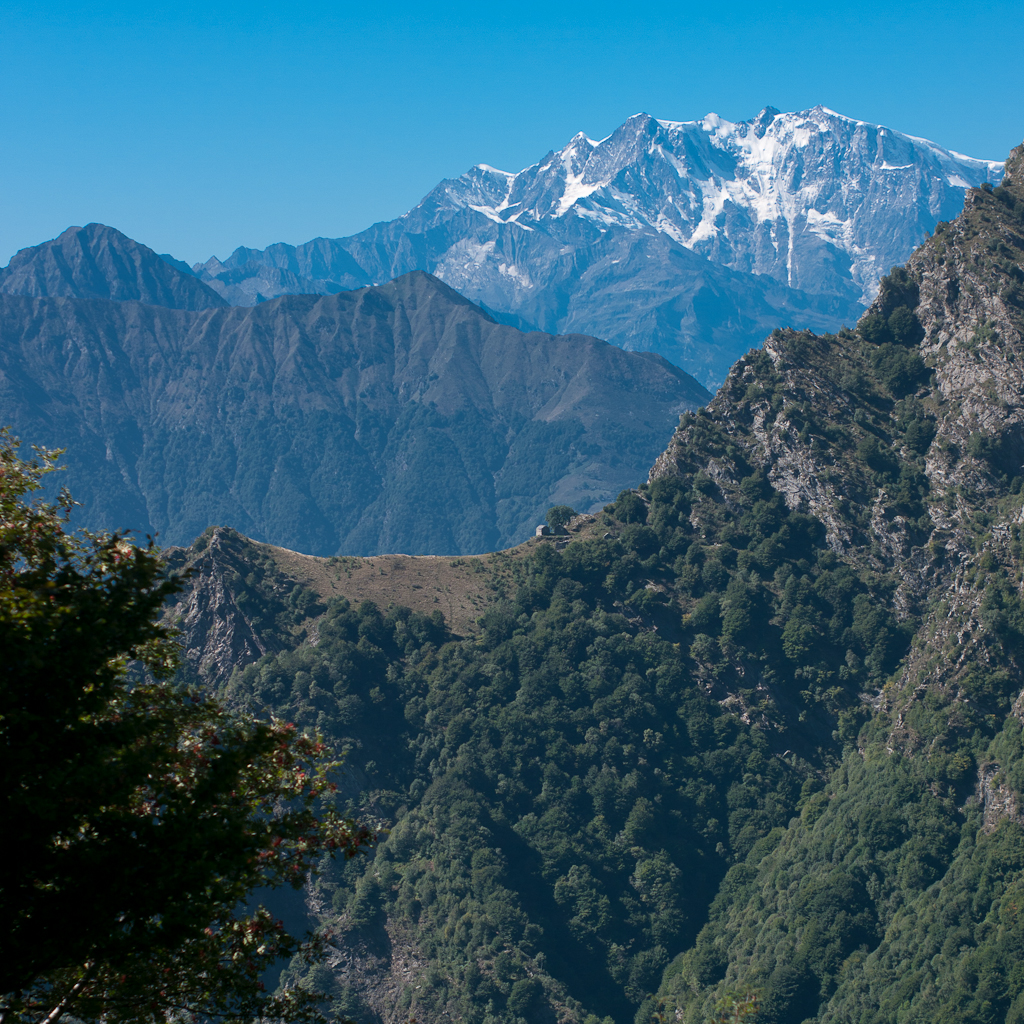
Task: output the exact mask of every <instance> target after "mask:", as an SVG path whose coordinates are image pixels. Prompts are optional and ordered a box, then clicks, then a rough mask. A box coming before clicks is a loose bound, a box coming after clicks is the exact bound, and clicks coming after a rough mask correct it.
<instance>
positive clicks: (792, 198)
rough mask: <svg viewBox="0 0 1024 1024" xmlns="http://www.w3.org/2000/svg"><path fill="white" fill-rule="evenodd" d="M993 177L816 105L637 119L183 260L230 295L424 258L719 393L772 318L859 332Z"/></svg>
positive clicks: (988, 168) (508, 302)
mask: <svg viewBox="0 0 1024 1024" xmlns="http://www.w3.org/2000/svg"><path fill="white" fill-rule="evenodd" d="M1001 173H1002V169H1001V165H1000V164H999V163H997V162H995V161H984V160H975V159H973V158H970V157H965V156H962V155H961V154H957V153H952V152H950V151H948V150H944V149H942V148H941V147H940V146H937V145H935V144H934V143H930V142H927V141H926V140H922V139H916V138H913V137H911V136H907V135H904V134H902V133H900V132H896V131H893V130H891V129H888V128H885V127H883V126H878V125H871V124H867V123H865V122H863V121H856V120H853V119H851V118H847V117H844V116H842V115H840V114H836V113H835V112H834V111H830V110H828V109H826V108H823V107H814V108H812V109H810V110H805V111H799V112H794V113H780V112H779V111H777V110H775V109H774V108H770V107H769V108H765V110H763V111H762V112H761V113H760V114H759V115H758V116H757V117H756V118H754V119H752V120H751V121H748V122H738V123H733V122H729V121H726V120H724V119H723V118H720V117H718V116H717V115H715V114H709V115H708V116H707V117H705V118H703V119H701V120H699V121H691V122H675V121H663V120H657V119H655V118H652V117H650V116H649V115H647V114H637V115H635V116H634V117H631V118H630V119H628V120H627V121H626V122H625V123H624V124H623V125H621V126H620V127H619V128H618V129H616V130H615V131H614V132H613V133H612V134H611V135H610V136H608V138H606V139H602V140H600V141H594V140H591V139H588V138H587V137H586V136H585V135H583V134H582V133H580V134H578V135H577V136H575V137H574V138H573V139H572V140H571V141H570V142H569V144H568V145H567V146H566V147H564V148H563V149H562V150H560V151H558V152H554V153H549V154H548V155H547V156H546V157H545V158H544V159H543V160H541V161H540V162H539V163H537V164H534V165H532V166H531V167H528V168H526V169H524V170H522V171H520V172H518V173H516V174H512V173H509V172H506V171H500V170H497V169H495V168H493V167H489V166H487V165H485V164H480V165H477V166H476V167H474V168H472V169H471V170H469V171H468V172H467V173H466V174H464V175H462V176H461V177H459V178H456V179H452V180H448V181H444V182H442V183H441V184H439V185H438V186H437V188H435V189H434V190H433V191H432V192H430V193H429V194H428V195H427V196H426V197H425V198H424V200H423V201H422V202H421V203H420V204H419V205H418V206H417V207H416V208H415V209H413V210H411V211H410V212H409V213H407V214H405V215H404V216H403V217H399V218H397V219H396V220H394V221H391V222H387V223H382V224H377V225H374V226H373V227H371V228H369V229H368V230H366V231H364V232H361V233H359V234H357V235H353V236H350V237H348V238H341V239H325V238H318V239H314V240H313V241H311V242H309V243H306V244H305V245H301V246H290V245H284V244H279V245H274V246H270V247H269V248H267V249H266V250H253V249H244V248H240V249H237V250H236V251H235V252H234V253H232V254H231V256H230V257H229V258H227V259H226V260H224V261H220V260H218V259H216V258H211V259H210V260H208V261H207V262H206V263H205V264H201V265H199V264H197V265H196V267H195V268H194V269H195V271H196V273H197V274H198V275H199V276H200V277H201V278H202V279H203V280H204V281H205V282H207V283H208V284H209V285H210V286H211V287H212V288H214V289H216V290H217V291H218V292H219V293H220V294H222V295H224V296H225V297H226V298H228V299H229V301H231V302H233V303H251V302H257V301H261V299H263V298H266V297H270V296H273V295H277V294H281V293H284V292H295V291H314V292H330V291H334V290H338V289H343V288H352V287H359V286H361V285H366V284H370V283H371V282H373V281H380V280H385V279H388V278H391V277H394V276H395V275H397V274H400V273H404V272H406V271H408V270H412V269H424V270H428V271H430V272H431V273H433V274H436V275H437V276H438V277H439V278H441V279H442V280H444V281H446V282H447V283H448V284H450V285H451V286H452V287H454V288H456V289H457V290H459V291H460V292H462V293H463V294H465V295H467V296H469V297H470V298H472V299H473V300H474V301H477V302H481V303H483V304H484V305H485V306H486V307H487V308H488V309H490V310H492V311H493V312H494V313H495V315H496V316H498V317H499V318H500V317H502V316H510V317H516V318H518V320H517V321H516V322H517V324H520V323H522V322H526V323H527V324H534V325H536V326H538V327H539V328H541V329H543V330H546V331H551V332H568V331H582V332H585V333H590V334H594V335H596V336H598V337H602V338H605V339H606V340H608V341H611V342H613V343H615V344H617V345H621V346H622V347H624V348H627V349H640V350H650V351H656V352H660V353H661V354H663V355H665V356H666V357H667V358H669V359H671V360H672V361H673V362H675V363H677V364H678V365H680V366H683V367H684V368H685V369H687V370H688V371H689V372H691V373H693V374H694V375H695V376H697V377H698V379H700V380H701V381H702V382H703V383H704V384H706V385H708V386H712V387H713V386H716V385H717V384H718V383H719V382H720V381H721V380H722V379H723V378H724V376H725V373H726V372H727V370H728V367H729V366H730V365H731V364H732V362H734V361H735V359H736V358H738V357H739V356H740V355H742V354H743V353H744V352H745V351H747V350H748V349H749V348H751V347H754V346H756V345H757V344H759V343H760V341H761V339H762V338H763V336H764V335H765V334H766V333H768V331H769V330H771V329H772V328H773V327H775V326H778V325H780V324H784V325H788V326H793V327H798V328H801V327H806V328H810V329H813V330H818V331H821V330H829V329H831V330H834V329H836V328H837V327H838V326H840V324H842V323H844V322H845V323H853V322H854V321H855V320H856V319H857V317H858V316H859V314H860V312H861V310H862V308H863V304H864V303H867V302H870V301H871V299H872V298H873V296H874V293H875V289H876V288H877V284H878V281H879V279H880V278H881V277H882V275H883V274H885V273H887V272H888V270H889V268H890V267H891V266H893V265H894V264H896V263H899V262H901V261H902V260H904V259H905V258H906V257H907V256H908V255H909V254H910V252H911V251H912V249H913V248H914V246H915V245H917V244H918V243H919V242H920V241H921V240H922V239H923V238H924V237H925V235H926V234H927V233H928V232H929V231H930V230H932V229H933V228H934V226H935V224H936V223H937V222H938V221H939V220H943V219H949V218H950V217H953V216H955V215H956V214H957V213H958V212H959V210H960V207H961V205H962V202H963V194H964V189H966V188H968V187H971V186H975V185H978V184H980V183H981V182H982V181H986V180H990V181H992V182H996V181H998V180H999V178H1000V176H1001Z"/></svg>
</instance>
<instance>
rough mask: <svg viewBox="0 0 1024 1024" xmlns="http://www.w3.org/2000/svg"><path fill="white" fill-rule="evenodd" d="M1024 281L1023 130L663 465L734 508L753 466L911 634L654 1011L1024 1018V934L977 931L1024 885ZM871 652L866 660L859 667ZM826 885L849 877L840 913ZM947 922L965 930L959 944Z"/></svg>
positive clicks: (769, 355) (731, 382) (687, 425)
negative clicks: (859, 314) (883, 267)
mask: <svg viewBox="0 0 1024 1024" xmlns="http://www.w3.org/2000/svg"><path fill="white" fill-rule="evenodd" d="M1022 286H1024V146H1022V147H1019V148H1018V149H1016V150H1014V152H1013V153H1012V154H1011V156H1010V159H1009V160H1008V161H1007V164H1006V177H1005V179H1004V182H1003V185H1002V186H1001V187H998V188H995V189H993V188H991V187H983V188H981V189H977V190H973V191H971V192H970V193H968V196H967V200H966V204H965V208H964V211H963V213H962V214H961V215H960V216H959V217H957V218H956V219H955V220H954V221H953V222H952V223H948V224H947V223H940V224H939V225H938V227H937V229H936V232H935V234H934V235H933V236H932V237H931V238H930V239H928V241H927V242H925V244H924V245H922V246H921V247H920V248H919V249H918V250H917V251H916V252H915V253H914V254H913V256H912V257H911V258H910V260H909V261H908V262H907V264H906V267H905V268H903V269H898V270H897V271H895V272H894V273H893V274H891V275H890V276H889V277H888V278H886V279H884V280H883V282H882V286H881V290H880V293H879V295H878V297H877V299H876V300H875V301H874V303H873V304H872V306H871V308H870V309H869V311H868V313H867V314H866V315H865V317H864V318H863V319H862V320H861V321H860V323H859V325H858V329H857V332H856V333H853V332H841V333H840V335H839V336H837V337H825V338H819V337H814V336H811V335H809V334H797V333H792V332H778V333H777V334H775V335H773V336H772V338H770V339H769V340H768V341H767V342H766V344H765V347H764V351H763V354H758V356H756V357H753V356H752V357H748V358H747V359H746V360H743V361H741V362H740V363H739V364H737V366H736V367H735V368H734V369H733V371H732V372H731V374H730V376H729V378H728V380H727V382H726V384H725V386H724V387H723V388H722V390H721V391H720V392H719V395H718V396H717V397H716V399H715V401H714V402H713V403H712V405H711V406H710V408H709V410H708V415H707V418H706V419H705V418H704V417H697V418H693V417H687V418H685V420H684V425H683V426H682V427H681V429H680V431H679V432H678V433H677V435H676V437H675V439H674V440H673V443H672V445H670V447H669V449H668V451H667V452H666V453H665V455H664V456H662V458H661V459H659V460H658V462H657V464H656V465H655V468H654V470H653V472H652V480H658V479H672V478H674V477H676V476H677V475H678V474H680V473H683V474H687V473H693V472H695V471H698V470H700V471H703V472H704V473H705V474H706V475H707V476H708V477H709V478H711V479H713V480H714V481H715V484H716V486H717V487H718V488H720V490H721V493H722V495H723V496H724V500H725V501H727V502H728V501H730V500H734V499H732V498H731V496H732V495H735V494H736V493H737V491H736V488H737V485H738V484H739V482H740V479H741V477H742V476H743V472H742V470H741V469H740V468H739V467H740V466H741V465H743V464H749V465H756V466H759V467H761V468H762V469H763V470H764V471H765V472H766V473H767V475H768V477H769V479H770V480H771V481H772V483H773V484H774V486H775V487H776V488H777V489H778V490H779V491H781V492H782V493H783V494H784V495H785V497H786V501H787V504H788V505H789V506H790V507H791V508H793V509H802V510H807V511H809V512H811V513H812V514H813V515H814V516H815V517H816V518H817V519H819V520H820V521H821V522H822V523H823V524H824V526H825V529H826V533H827V538H828V543H829V544H830V546H831V547H832V549H833V551H834V552H835V554H836V556H837V557H838V559H839V560H840V561H841V562H843V563H845V564H846V565H848V566H850V567H851V568H853V569H854V570H855V571H856V572H857V573H858V574H859V575H860V577H861V578H862V579H864V578H868V577H872V578H874V579H876V580H878V581H880V583H881V585H882V593H883V594H884V593H887V594H888V599H887V601H886V603H887V604H888V607H889V609H890V610H891V611H892V613H893V614H894V616H895V618H896V619H898V620H899V621H900V623H901V624H902V627H901V628H902V630H903V632H904V635H905V636H906V637H907V638H909V639H910V643H909V647H908V649H907V653H906V656H905V657H904V658H903V659H902V661H901V662H900V664H899V666H898V667H896V668H895V669H894V670H892V671H891V672H889V673H888V678H887V679H884V682H883V681H882V680H880V681H879V682H880V684H881V685H875V686H867V687H865V691H864V692H863V693H862V694H861V699H862V701H863V705H862V710H861V712H860V713H859V714H852V715H848V716H846V717H845V721H844V716H843V715H842V714H841V715H840V725H839V729H838V730H837V732H836V733H835V734H834V735H835V737H836V738H837V739H839V740H841V741H842V742H843V743H845V746H846V751H845V755H844V757H843V759H842V761H841V762H840V763H839V764H838V766H837V767H836V769H835V771H834V772H833V774H832V775H831V777H830V778H829V780H828V782H827V783H826V785H825V787H824V790H823V792H822V793H821V794H820V795H819V796H818V797H815V798H814V799H811V800H808V801H806V802H805V804H804V809H803V813H802V815H801V817H800V818H799V819H796V820H795V821H794V822H793V823H791V825H790V826H789V828H788V829H786V830H779V832H778V834H777V835H776V836H775V837H774V838H773V839H772V841H771V843H769V844H767V845H766V846H765V847H764V848H763V849H762V850H760V851H759V852H758V854H757V856H756V857H754V856H752V857H751V858H749V859H747V861H746V863H745V864H738V865H737V867H736V869H735V872H730V874H734V875H735V877H734V878H733V888H732V890H731V893H732V894H731V896H730V898H729V900H728V901H726V902H723V903H721V904H720V906H718V907H717V909H713V911H712V914H711V918H710V921H709V924H708V925H707V926H706V928H705V929H704V931H703V932H702V933H701V935H700V936H699V937H698V939H697V941H696V943H695V945H694V946H693V947H692V948H691V949H690V950H689V951H687V952H685V953H684V954H682V955H680V957H679V958H678V959H677V961H676V962H675V963H674V964H673V965H672V967H670V969H669V970H668V971H667V972H666V975H665V981H664V983H663V986H662V990H661V992H660V1003H657V1005H656V1004H655V1003H653V1002H652V1005H651V1012H652V1013H653V1012H654V1011H655V1010H656V1009H658V1008H659V1007H660V1012H665V1013H669V1014H671V1015H674V1016H675V1018H676V1019H679V1020H686V1021H699V1020H703V1019H706V1015H707V1014H708V1013H709V1012H714V1008H715V1007H716V1005H718V1006H720V1005H722V1004H721V1002H720V1001H721V999H722V998H723V997H724V993H725V992H726V991H727V990H730V991H732V992H740V993H746V994H747V996H748V997H749V998H750V999H752V1000H755V1001H757V1002H759V1004H760V1007H761V1011H760V1016H759V1019H761V1016H763V1017H764V1018H765V1019H768V1020H780V1021H781V1020H788V1019H803V1018H805V1017H809V1016H813V1017H815V1018H816V1019H819V1020H823V1021H840V1020H849V1019H852V1018H853V1017H857V1016H860V1017H861V1018H862V1019H878V1020H882V1019H891V1015H892V1014H894V1013H895V1006H896V1005H897V1004H900V1003H901V1000H902V1004H901V1009H900V1013H901V1014H904V1013H906V1014H910V1015H911V1016H913V1017H914V1018H915V1019H924V1018H925V1017H929V1016H931V1017H933V1018H934V1019H940V1020H944V1021H945V1020H949V1021H969V1020H977V1019H980V1017H981V1015H983V1012H989V1011H983V1010H982V1008H981V1005H982V1001H983V1000H985V999H988V1000H989V1002H988V1003H987V1004H986V1005H989V1006H990V1007H991V1012H992V1013H993V1014H994V1017H993V1019H999V1020H1003V1019H1006V1020H1010V1019H1015V1017H1014V1014H1015V1013H1017V1012H1019V1006H1020V1005H1021V1003H1022V1000H1024V996H1021V995H1020V988H1019V986H1014V985H1012V984H1008V985H1006V986H1000V985H999V983H998V982H996V981H995V976H996V974H998V973H999V972H1002V971H1005V970H1008V969H1009V965H1010V964H1011V963H1012V962H1013V961H1014V960H1015V958H1016V957H1017V956H1018V954H1019V939H1020V936H1019V935H1018V932H1017V930H1016V926H1015V925H1010V926H1008V930H1007V931H1006V932H1000V933H999V935H998V937H997V936H996V935H995V933H993V934H992V935H989V934H987V933H986V931H985V928H986V927H988V925H987V924H983V922H992V921H994V920H998V919H999V918H1000V915H1001V914H1002V913H1003V912H1004V910H1003V908H1005V907H1007V906H1009V905H1010V903H1011V902H1012V900H1013V899H1015V897H1014V896H1013V893H1015V892H1016V891H1017V888H1018V887H1019V886H1020V884H1021V881H1022V876H1021V873H1020V871H1021V865H1020V863H1019V858H1017V856H1016V854H1015V853H1013V852H1012V851H1013V850H1018V849H1019V843H1020V836H1021V832H1020V826H1021V820H1022V819H1021V814H1020V807H1021V791H1022V774H1021V770H1022V765H1024V762H1022V760H1021V747H1020V743H1019V737H1020V735H1021V731H1022V721H1024V712H1022V704H1024V696H1022V694H1024V691H1022V679H1024V644H1022V640H1024V632H1022V627H1024V616H1022V608H1024V603H1022V583H1021V581H1022V569H1021V530H1022V525H1024V497H1022V495H1021V491H1022V487H1024V444H1022V436H1024V435H1022V429H1024V428H1022V421H1024V408H1022V406H1024V397H1022V395H1024V375H1022V371H1021V361H1022V360H1024V287H1022ZM709 438H710V439H712V445H711V451H710V452H709V450H708V444H707V441H708V439H709ZM715 442H717V444H716V443H715ZM709 456H710V457H709ZM866 607H867V606H865V609H866ZM793 635H794V636H795V635H796V634H795V631H794V634H793ZM808 635H809V634H808ZM851 653H852V652H851ZM865 667H867V666H866V665H864V666H862V665H861V662H860V660H859V659H858V658H857V657H855V656H854V657H849V658H848V677H849V678H856V677H857V674H858V673H862V672H863V668H865ZM757 685H758V687H759V688H760V687H762V686H763V687H764V690H765V692H769V691H770V690H771V685H770V681H765V680H762V681H761V682H759V683H758V684H757ZM862 685H863V684H862ZM768 727H769V728H771V727H772V726H771V725H770V724H768ZM882 819H884V820H885V821H886V822H889V824H888V825H885V826H884V827H882V828H881V831H879V826H878V825H877V823H878V822H879V821H881V820H882ZM982 864H985V865H987V866H986V867H985V868H984V869H982V868H981V867H980V865H982ZM830 872H831V874H830ZM979 872H982V873H979ZM984 872H990V873H991V874H988V875H985V878H986V879H989V878H991V879H992V881H991V883H990V882H989V881H987V880H985V881H983V880H982V875H983V873H984ZM826 878H827V879H828V882H825V881H823V879H826ZM816 887H818V888H816ZM819 890H820V893H831V892H834V893H839V892H843V893H845V894H846V895H845V896H843V897H842V902H843V914H842V915H839V916H837V915H838V911H837V909H836V908H837V907H838V904H833V903H832V902H830V900H831V899H832V897H831V896H828V895H825V896H822V895H820V893H819ZM970 900H974V902H973V903H970V905H968V904H969V901H970ZM813 908H817V909H813ZM858 915H859V916H858ZM1007 920H1008V919H1007ZM812 921H813V929H812V923H811V922H812ZM938 922H945V924H939V923H938ZM953 927H955V928H957V929H960V932H958V934H963V935H965V936H967V935H969V936H970V938H965V940H964V942H963V944H961V945H959V947H958V948H956V949H954V948H952V947H951V946H950V943H949V935H950V931H949V929H950V928H953ZM828 943H832V946H830V947H829V948H831V949H832V950H833V954H828V955H826V954H825V953H824V952H823V950H824V948H825V946H826V945H827V944H828ZM944 943H945V945H943V944H944ZM940 950H941V953H940ZM829 956H834V957H837V958H839V959H833V960H829ZM847 957H849V959H847V960H845V964H844V966H843V967H842V969H840V968H839V960H840V959H845V958H847ZM709 965H710V966H709ZM971 972H974V973H971ZM909 976H913V978H914V982H913V985H912V988H908V989H905V990H900V989H899V986H900V984H901V979H906V978H907V977H909ZM968 976H970V977H971V978H972V979H973V980H972V981H971V982H970V983H967V982H966V981H965V978H966V977H968ZM1000 976H1002V975H1000Z"/></svg>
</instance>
